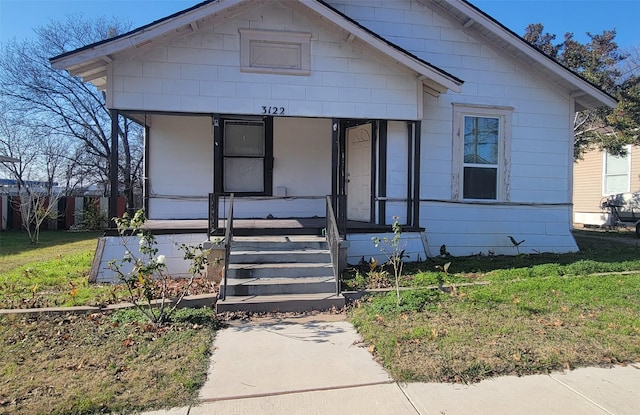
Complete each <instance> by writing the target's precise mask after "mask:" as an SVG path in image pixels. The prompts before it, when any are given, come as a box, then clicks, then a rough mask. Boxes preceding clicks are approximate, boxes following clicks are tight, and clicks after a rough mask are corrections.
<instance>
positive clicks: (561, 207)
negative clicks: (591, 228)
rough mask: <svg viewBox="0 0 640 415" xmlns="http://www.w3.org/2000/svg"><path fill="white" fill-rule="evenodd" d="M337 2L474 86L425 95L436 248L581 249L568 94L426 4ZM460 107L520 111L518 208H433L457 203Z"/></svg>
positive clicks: (428, 210) (513, 170)
mask: <svg viewBox="0 0 640 415" xmlns="http://www.w3.org/2000/svg"><path fill="white" fill-rule="evenodd" d="M330 3H331V5H332V6H334V7H336V8H338V9H339V10H341V11H343V12H345V13H346V14H348V15H350V16H352V17H353V18H355V19H356V20H358V22H359V23H361V24H363V25H364V26H366V27H367V28H369V29H371V30H372V31H374V32H376V33H379V34H380V35H382V36H384V37H386V38H388V39H389V40H390V41H392V42H395V43H396V44H398V45H399V46H401V47H403V48H405V49H407V50H408V51H409V52H411V53H413V54H415V55H417V56H418V57H420V58H422V59H424V60H426V61H428V62H430V63H431V64H433V65H435V66H437V67H439V68H442V69H444V70H445V71H447V72H449V73H451V74H453V75H454V76H457V77H459V78H461V79H463V80H464V81H465V83H464V84H463V86H462V92H461V93H459V94H456V93H451V92H448V93H447V94H443V95H440V97H438V98H435V97H432V96H430V95H426V94H425V96H424V118H423V122H422V132H421V133H422V140H423V141H422V148H421V159H422V163H421V177H420V184H421V186H420V196H421V199H422V200H423V202H421V205H420V206H421V210H420V218H421V223H420V224H421V226H424V227H425V228H426V231H427V234H428V238H429V244H430V246H431V249H432V250H433V249H434V246H435V248H438V247H439V246H440V245H441V244H446V245H447V246H448V247H450V252H451V253H452V254H455V255H470V254H474V253H476V254H477V253H478V252H480V251H485V252H484V253H486V250H487V249H491V250H492V251H494V252H495V253H496V254H497V253H504V254H515V253H516V250H515V248H514V247H513V246H512V245H511V242H510V241H509V239H508V238H507V235H513V236H514V237H516V238H519V239H526V240H527V242H526V244H523V246H522V247H521V252H536V251H552V252H566V251H573V250H576V249H577V246H576V244H575V242H574V240H573V237H572V236H571V234H570V232H569V227H570V226H569V222H570V219H569V218H570V203H571V194H570V192H569V189H570V183H571V177H570V174H571V166H570V163H571V160H572V150H571V125H572V120H573V117H572V114H571V112H570V111H571V106H570V97H569V94H568V92H567V91H563V90H560V89H558V87H557V86H555V85H552V84H550V83H549V82H547V81H546V80H545V79H542V78H537V77H536V76H535V75H533V74H532V73H531V71H530V70H529V68H528V67H525V66H523V65H521V64H520V63H519V62H518V61H517V60H515V59H513V58H512V57H511V56H508V55H506V54H505V53H504V52H502V51H500V50H499V49H497V48H495V47H493V46H491V45H489V44H487V43H485V42H484V40H483V39H482V38H480V37H474V36H473V26H472V27H471V28H470V29H468V34H467V33H465V31H464V30H463V29H462V28H461V26H460V25H459V24H458V23H452V22H451V21H449V20H447V19H446V18H444V17H442V16H439V15H438V14H437V13H436V12H434V11H432V10H431V9H429V8H428V7H425V6H423V5H421V4H419V3H418V2H415V1H371V2H355V1H339V0H338V1H331V2H330ZM453 103H458V104H470V105H489V106H490V105H493V106H501V107H513V108H514V110H513V115H512V137H511V152H510V154H509V159H508V161H509V163H510V182H509V189H510V197H509V201H510V202H515V203H517V204H518V205H509V206H504V205H500V204H497V205H481V206H480V205H474V204H464V203H437V202H428V200H442V201H449V200H451V198H452V164H453V159H452V158H453V155H452V141H453V129H454V126H453V108H452V104H453ZM456 157H457V155H456ZM554 205H555V206H554ZM487 247H490V248H487ZM436 254H437V252H436Z"/></svg>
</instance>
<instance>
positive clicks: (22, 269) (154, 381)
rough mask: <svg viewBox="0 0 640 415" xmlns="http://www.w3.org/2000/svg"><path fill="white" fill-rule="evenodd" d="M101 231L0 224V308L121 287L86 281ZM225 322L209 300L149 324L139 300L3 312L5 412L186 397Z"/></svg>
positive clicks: (151, 403) (106, 408)
mask: <svg viewBox="0 0 640 415" xmlns="http://www.w3.org/2000/svg"><path fill="white" fill-rule="evenodd" d="M98 237H99V234H98V233H89V232H43V233H42V234H41V237H40V243H39V244H37V245H30V244H29V241H28V238H27V236H26V234H24V233H22V232H2V233H0V308H26V307H44V306H71V305H85V304H89V305H98V304H105V303H108V302H114V301H117V300H118V297H121V296H123V295H124V291H123V290H119V289H118V286H117V285H109V284H105V285H102V284H89V283H88V272H89V269H90V267H91V261H92V259H93V256H94V251H95V247H96V243H97V238H98ZM219 327H220V324H219V323H218V320H217V319H216V316H215V314H214V312H213V310H211V309H201V310H178V311H177V312H176V314H175V315H174V316H173V317H172V321H170V322H168V323H167V324H163V325H161V326H158V325H154V324H149V323H148V321H146V320H145V319H143V318H142V316H141V315H140V313H139V312H138V311H136V310H124V311H118V312H113V313H95V314H90V315H85V314H70V313H67V314H54V313H49V314H47V313H43V314H37V315H32V316H25V315H19V314H18V315H0V350H2V353H3V358H2V359H0V413H2V414H5V413H6V414H45V413H46V414H94V413H131V412H133V411H138V410H146V409H160V408H169V407H174V406H186V405H189V404H191V403H193V402H195V401H197V397H198V391H199V389H200V387H201V385H202V383H203V382H204V380H205V378H206V371H207V368H208V365H209V360H208V356H209V355H210V352H211V342H212V339H213V336H214V335H215V332H216V330H217V329H218V328H219Z"/></svg>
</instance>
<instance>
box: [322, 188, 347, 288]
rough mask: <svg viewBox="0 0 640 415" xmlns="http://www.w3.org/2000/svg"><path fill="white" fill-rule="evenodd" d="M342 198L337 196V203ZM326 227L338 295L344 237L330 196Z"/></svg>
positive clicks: (328, 198)
mask: <svg viewBox="0 0 640 415" xmlns="http://www.w3.org/2000/svg"><path fill="white" fill-rule="evenodd" d="M342 197H344V196H337V198H338V199H337V203H338V204H340V198H342ZM326 221H327V223H326V227H325V236H326V238H327V244H328V245H329V253H330V256H331V264H332V266H333V275H334V277H335V280H336V295H339V294H340V292H341V291H342V290H341V287H340V241H341V240H342V236H343V235H344V231H343V233H342V234H341V232H340V226H339V225H338V224H339V221H338V220H337V219H336V215H335V211H334V208H333V200H332V198H331V196H327V215H326ZM345 228H346V220H345V225H344V227H343V228H342V229H345Z"/></svg>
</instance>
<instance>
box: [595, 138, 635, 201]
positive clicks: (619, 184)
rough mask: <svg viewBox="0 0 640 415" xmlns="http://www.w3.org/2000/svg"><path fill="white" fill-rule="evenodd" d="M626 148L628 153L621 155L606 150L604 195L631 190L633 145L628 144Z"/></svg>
mask: <svg viewBox="0 0 640 415" xmlns="http://www.w3.org/2000/svg"><path fill="white" fill-rule="evenodd" d="M626 150H627V151H626V154H624V155H620V156H616V155H613V154H610V153H609V152H606V151H605V153H604V172H603V173H604V177H603V185H602V187H603V189H602V191H603V194H604V195H613V194H618V193H627V192H629V189H630V181H629V178H630V176H629V171H630V169H631V165H630V161H631V147H630V146H628V147H627V149H626Z"/></svg>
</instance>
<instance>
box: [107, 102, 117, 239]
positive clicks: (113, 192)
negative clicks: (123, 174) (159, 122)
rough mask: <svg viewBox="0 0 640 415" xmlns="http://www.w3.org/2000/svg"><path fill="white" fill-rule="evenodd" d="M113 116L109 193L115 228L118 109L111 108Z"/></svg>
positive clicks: (111, 217) (112, 222)
mask: <svg viewBox="0 0 640 415" xmlns="http://www.w3.org/2000/svg"><path fill="white" fill-rule="evenodd" d="M109 114H110V116H111V160H109V161H110V164H109V181H110V185H111V192H110V195H109V220H110V221H111V222H110V223H111V227H114V228H115V222H114V220H113V218H115V217H117V216H118V129H119V123H118V119H119V117H120V113H119V112H118V110H114V109H112V110H109Z"/></svg>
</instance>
